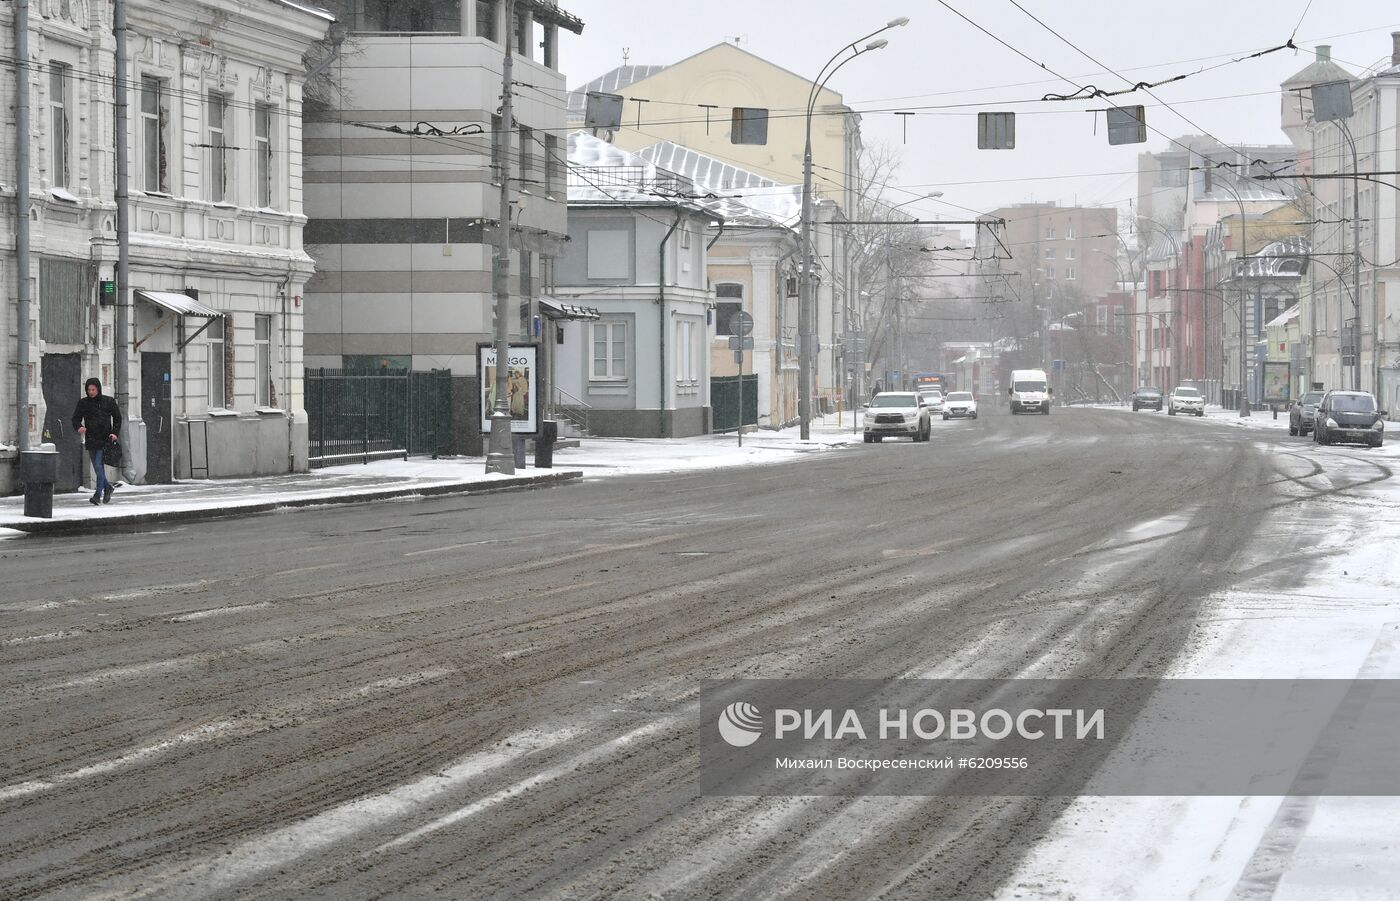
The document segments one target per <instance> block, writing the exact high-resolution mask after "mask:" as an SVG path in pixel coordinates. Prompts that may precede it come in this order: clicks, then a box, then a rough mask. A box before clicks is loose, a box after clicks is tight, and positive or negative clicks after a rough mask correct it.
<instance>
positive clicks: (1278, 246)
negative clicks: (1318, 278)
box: [1229, 237, 1312, 280]
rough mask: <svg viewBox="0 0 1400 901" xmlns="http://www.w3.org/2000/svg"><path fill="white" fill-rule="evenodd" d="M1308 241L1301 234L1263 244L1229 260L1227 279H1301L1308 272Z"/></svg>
mask: <svg viewBox="0 0 1400 901" xmlns="http://www.w3.org/2000/svg"><path fill="white" fill-rule="evenodd" d="M1311 246H1312V245H1311V244H1310V243H1309V241H1308V239H1307V238H1304V237H1288V238H1283V239H1282V240H1279V241H1274V242H1273V243H1272V244H1267V245H1265V246H1264V247H1263V248H1261V249H1260V250H1259V252H1258V253H1255V254H1252V255H1250V256H1247V257H1245V258H1244V259H1240V258H1238V257H1236V258H1235V259H1232V260H1231V261H1230V276H1229V278H1230V280H1234V279H1242V278H1248V279H1263V278H1269V279H1301V278H1302V277H1303V275H1304V274H1306V273H1307V271H1308V253H1309V251H1310V249H1311Z"/></svg>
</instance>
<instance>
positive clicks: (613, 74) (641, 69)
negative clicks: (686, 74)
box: [569, 66, 666, 116]
mask: <svg viewBox="0 0 1400 901" xmlns="http://www.w3.org/2000/svg"><path fill="white" fill-rule="evenodd" d="M664 68H666V67H665V66H618V67H617V68H616V69H612V70H610V71H608V72H604V73H603V74H602V75H599V76H598V77H597V78H594V79H591V80H589V81H587V82H585V83H584V84H583V86H582V87H577V88H574V89H573V90H572V91H570V92H569V113H570V114H571V115H579V116H582V115H583V114H584V111H585V107H586V106H587V104H588V92H589V91H601V92H602V93H604V94H616V93H617V92H618V91H621V90H622V89H623V88H626V87H627V86H628V85H631V84H633V83H635V82H638V81H641V80H642V79H644V78H650V77H651V76H653V75H655V74H656V73H657V72H660V71H661V70H662V69H664Z"/></svg>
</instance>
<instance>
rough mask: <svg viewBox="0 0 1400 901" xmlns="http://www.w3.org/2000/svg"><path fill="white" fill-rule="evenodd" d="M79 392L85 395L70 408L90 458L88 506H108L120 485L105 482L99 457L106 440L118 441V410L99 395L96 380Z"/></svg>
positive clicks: (120, 431) (109, 401)
mask: <svg viewBox="0 0 1400 901" xmlns="http://www.w3.org/2000/svg"><path fill="white" fill-rule="evenodd" d="M83 391H84V392H86V394H87V396H86V397H83V398H81V399H80V400H79V401H78V406H77V407H75V408H74V409H73V428H74V429H75V430H76V431H77V433H78V434H79V435H82V436H83V446H84V447H85V448H86V449H87V452H88V456H89V457H90V458H91V459H92V471H93V472H94V473H95V474H96V477H97V490H96V491H94V492H93V493H92V497H91V498H90V500H89V503H93V504H110V503H111V502H112V492H113V491H114V490H115V489H116V488H118V487H119V486H120V485H121V483H120V482H118V483H117V484H116V485H113V484H112V483H111V482H109V481H107V470H106V468H105V467H104V466H103V463H102V454H103V451H104V450H105V449H106V447H107V443H108V442H109V441H118V440H120V438H119V436H120V435H121V433H122V411H121V408H120V407H118V406H117V402H116V401H115V400H113V399H112V398H110V397H108V396H107V395H105V394H103V393H102V382H100V381H98V380H97V379H88V380H87V382H85V383H84V385H83Z"/></svg>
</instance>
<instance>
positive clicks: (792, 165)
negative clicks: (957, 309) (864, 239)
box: [569, 43, 863, 409]
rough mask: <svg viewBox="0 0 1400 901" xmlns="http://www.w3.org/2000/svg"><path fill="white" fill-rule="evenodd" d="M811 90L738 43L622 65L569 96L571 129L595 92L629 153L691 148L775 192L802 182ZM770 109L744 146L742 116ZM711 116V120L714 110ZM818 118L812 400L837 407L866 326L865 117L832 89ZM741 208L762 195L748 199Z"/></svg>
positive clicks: (742, 198)
mask: <svg viewBox="0 0 1400 901" xmlns="http://www.w3.org/2000/svg"><path fill="white" fill-rule="evenodd" d="M811 90H812V82H811V80H810V79H809V78H807V77H804V76H802V75H799V74H797V73H794V72H790V71H788V70H787V69H784V68H783V67H781V66H778V65H776V64H774V63H772V62H769V61H768V60H766V59H764V58H762V57H760V56H757V55H756V54H753V53H750V52H748V51H747V50H743V49H741V48H740V47H737V46H735V45H734V44H729V43H724V44H716V45H715V46H713V47H709V48H707V49H705V50H702V51H700V52H698V53H696V54H694V55H692V56H689V57H687V58H685V59H683V60H680V61H678V62H674V63H670V64H668V65H664V66H657V65H647V66H623V67H620V68H618V69H614V70H612V71H611V72H607V73H604V74H603V75H601V76H599V77H597V78H594V79H592V80H591V81H589V82H587V83H586V84H584V85H582V86H580V87H578V88H575V89H574V90H573V91H571V92H570V95H569V115H570V122H571V123H572V124H574V125H576V126H579V127H582V126H583V124H584V113H585V110H586V102H587V100H586V95H587V93H588V92H589V91H604V92H609V93H615V94H618V95H621V96H622V98H623V109H624V111H625V112H624V115H623V116H622V123H621V127H620V128H618V129H615V130H609V131H607V132H600V133H599V136H601V137H603V138H605V139H606V140H608V141H610V142H612V143H614V144H616V145H617V146H619V147H622V148H623V149H626V150H632V151H638V152H640V151H642V150H643V149H644V148H647V147H651V146H653V145H657V144H659V143H663V142H669V143H671V144H674V145H677V146H681V147H688V148H690V149H691V150H694V151H697V152H700V153H703V154H705V155H707V156H710V157H712V158H714V159H716V160H719V161H721V162H722V163H725V164H728V165H730V166H733V167H735V168H737V169H740V170H744V171H747V172H751V173H755V174H757V175H759V176H761V177H762V178H765V179H768V180H769V181H771V182H773V183H776V184H783V185H792V184H801V183H802V161H803V146H804V142H805V137H806V125H807V120H806V117H805V116H804V115H793V114H792V112H791V111H793V110H802V111H804V112H805V110H806V108H807V102H808V98H809V96H810V94H811ZM736 108H741V109H760V110H767V111H771V112H772V115H770V116H769V117H768V118H767V120H766V121H767V126H766V135H765V136H764V140H763V141H762V142H761V143H736V142H735V141H734V140H733V138H734V137H735V136H734V134H733V126H732V123H733V117H732V116H733V110H734V109H736ZM707 110H708V112H707ZM813 110H814V114H813V117H812V130H811V134H812V160H813V180H812V191H813V223H814V230H813V233H812V241H813V251H812V252H813V256H814V259H816V260H817V264H816V265H815V266H814V269H815V271H814V272H813V273H812V276H813V278H812V283H813V285H814V286H815V290H814V298H815V301H814V303H815V309H814V322H815V335H814V337H815V338H816V344H817V347H816V349H815V350H816V354H815V359H814V361H813V381H814V384H813V398H814V399H815V400H814V403H815V404H816V405H817V407H825V408H830V409H834V408H835V405H836V403H837V401H838V399H839V397H840V396H841V395H842V394H843V392H845V390H846V388H847V382H848V380H849V375H848V373H849V371H850V370H851V368H852V367H854V366H857V365H863V364H861V363H859V362H857V361H854V360H851V361H848V360H847V359H846V351H847V348H848V346H849V343H848V340H847V339H848V335H853V334H854V333H855V331H856V329H857V328H858V327H859V323H858V322H857V317H858V311H859V309H860V308H861V304H860V300H859V298H860V295H859V292H860V290H861V285H860V284H859V280H858V277H857V275H856V272H855V269H856V266H855V260H854V254H855V246H854V242H853V241H852V239H851V235H850V228H848V227H845V226H843V225H840V224H839V223H840V222H841V221H842V220H843V219H855V218H857V217H856V215H855V212H854V211H855V210H857V208H858V206H859V198H858V196H857V194H858V192H859V189H860V179H859V178H858V177H857V174H856V173H857V172H858V170H859V168H860V164H861V161H860V156H861V136H860V116H859V115H858V114H856V113H855V112H854V111H852V110H851V109H850V108H849V107H848V106H846V105H845V102H844V100H843V99H842V97H841V95H840V94H839V93H837V92H835V91H832V90H831V89H829V88H823V89H822V90H820V91H819V92H818V93H817V95H816V98H815V104H814V106H813ZM726 193H727V194H736V193H737V194H738V195H739V196H738V197H737V198H736V199H737V200H738V201H739V202H741V203H750V202H751V201H753V200H754V197H753V196H749V195H745V193H744V192H743V191H729V192H726Z"/></svg>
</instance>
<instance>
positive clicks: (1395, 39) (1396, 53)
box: [1390, 31, 1400, 66]
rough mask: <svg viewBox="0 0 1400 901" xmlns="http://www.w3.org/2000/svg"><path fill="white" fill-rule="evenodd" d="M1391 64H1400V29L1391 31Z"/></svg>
mask: <svg viewBox="0 0 1400 901" xmlns="http://www.w3.org/2000/svg"><path fill="white" fill-rule="evenodd" d="M1390 64H1391V65H1392V66H1400V31H1392V32H1391V33H1390Z"/></svg>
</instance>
